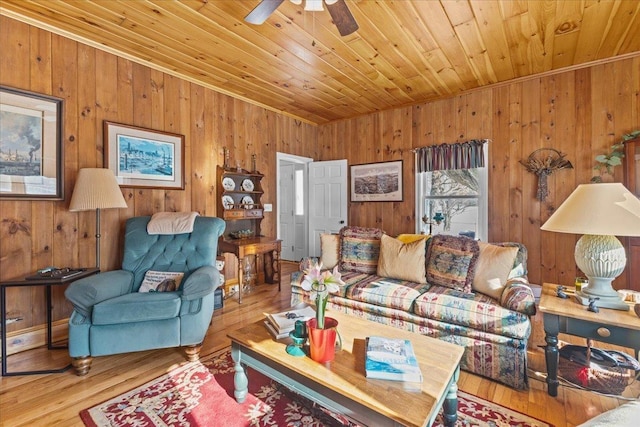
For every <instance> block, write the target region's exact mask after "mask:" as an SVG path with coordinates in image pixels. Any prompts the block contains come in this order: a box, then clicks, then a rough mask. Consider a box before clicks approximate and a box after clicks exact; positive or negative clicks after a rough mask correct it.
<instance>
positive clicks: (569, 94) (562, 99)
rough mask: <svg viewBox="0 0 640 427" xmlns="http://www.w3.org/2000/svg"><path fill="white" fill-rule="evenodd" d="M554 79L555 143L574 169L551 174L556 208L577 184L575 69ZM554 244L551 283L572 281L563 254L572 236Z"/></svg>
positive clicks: (569, 251) (572, 272)
mask: <svg viewBox="0 0 640 427" xmlns="http://www.w3.org/2000/svg"><path fill="white" fill-rule="evenodd" d="M555 82H556V86H557V87H556V91H555V92H556V94H557V95H556V98H555V111H556V114H555V123H556V126H555V138H556V140H555V145H556V146H564V148H563V149H562V150H561V151H562V153H563V154H565V155H566V159H567V160H569V161H570V162H571V164H572V165H573V169H563V170H559V171H557V172H555V173H554V174H553V175H552V176H553V185H554V190H553V194H552V197H550V201H553V203H554V207H556V208H557V207H558V206H560V204H561V203H562V202H564V200H566V198H567V197H569V195H570V194H571V193H572V192H573V190H574V189H575V188H576V186H577V183H576V169H575V168H576V166H575V161H576V156H577V146H576V144H575V143H573V137H574V134H575V125H576V105H577V101H576V85H575V71H572V72H568V73H564V74H558V75H557V76H556V77H555ZM545 220H546V219H545ZM556 234H557V233H556ZM556 245H557V247H556V266H555V270H556V277H557V281H556V282H554V283H571V282H573V281H574V279H575V277H576V265H575V260H574V259H573V257H571V256H566V254H573V252H574V249H575V238H574V237H573V236H571V235H568V236H567V235H563V234H560V235H559V236H558V240H557V241H556Z"/></svg>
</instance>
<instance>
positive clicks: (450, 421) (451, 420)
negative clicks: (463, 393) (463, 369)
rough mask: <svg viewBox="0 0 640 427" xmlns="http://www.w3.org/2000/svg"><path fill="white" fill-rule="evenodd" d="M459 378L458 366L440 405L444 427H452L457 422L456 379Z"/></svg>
mask: <svg viewBox="0 0 640 427" xmlns="http://www.w3.org/2000/svg"><path fill="white" fill-rule="evenodd" d="M459 377H460V366H458V367H457V368H456V372H455V373H454V374H453V378H452V379H451V384H449V390H447V396H446V397H445V399H444V404H443V405H442V409H443V411H442V412H443V415H444V425H446V426H447V427H453V426H454V425H455V424H456V421H457V420H458V378H459Z"/></svg>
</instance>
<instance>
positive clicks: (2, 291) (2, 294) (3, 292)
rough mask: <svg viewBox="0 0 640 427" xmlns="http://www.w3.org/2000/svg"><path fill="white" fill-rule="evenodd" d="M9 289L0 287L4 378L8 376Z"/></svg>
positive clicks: (0, 323)
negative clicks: (7, 305)
mask: <svg viewBox="0 0 640 427" xmlns="http://www.w3.org/2000/svg"><path fill="white" fill-rule="evenodd" d="M6 303H7V288H5V287H4V286H0V326H2V376H3V377H4V376H5V375H7V307H6Z"/></svg>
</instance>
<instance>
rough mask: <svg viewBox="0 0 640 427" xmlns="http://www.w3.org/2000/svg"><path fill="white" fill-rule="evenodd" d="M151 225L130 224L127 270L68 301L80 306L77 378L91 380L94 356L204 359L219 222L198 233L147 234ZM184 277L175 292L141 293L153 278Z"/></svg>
mask: <svg viewBox="0 0 640 427" xmlns="http://www.w3.org/2000/svg"><path fill="white" fill-rule="evenodd" d="M150 219H151V217H149V216H145V217H135V218H130V219H128V220H127V222H126V231H125V238H124V256H123V260H122V269H121V270H114V271H107V272H104V273H99V274H97V275H94V276H91V277H87V278H84V279H81V280H77V281H75V282H73V283H72V284H71V285H69V287H68V288H67V290H66V291H65V296H66V297H67V299H68V300H69V301H70V302H71V303H72V304H73V307H74V310H73V313H72V314H71V317H70V318H69V354H70V356H71V358H72V364H73V366H74V368H75V370H76V373H77V374H78V375H86V374H87V373H88V372H89V369H90V368H91V361H92V357H93V356H104V355H109V354H117V353H128V352H132V351H141V350H150V349H156V348H167V347H178V346H182V347H184V348H185V352H186V356H187V359H188V360H190V361H191V360H197V359H198V358H199V354H200V349H201V348H202V341H203V339H204V337H205V334H206V332H207V329H208V327H209V324H210V322H211V316H212V315H213V305H214V298H215V296H214V291H215V290H216V288H217V287H218V286H219V285H220V276H219V273H218V270H217V269H216V268H215V261H216V252H217V248H218V237H219V236H221V235H222V233H223V232H224V229H225V222H224V221H223V220H222V219H220V218H212V217H203V216H198V217H196V218H195V221H194V224H193V231H192V232H191V233H183V234H153V235H151V234H148V233H147V224H148V223H149V220H150ZM149 270H151V271H158V272H183V273H184V276H183V277H182V281H181V282H180V285H179V288H178V290H176V291H169V292H138V290H139V289H140V286H141V284H142V282H143V279H144V277H145V274H146V273H147V271H149Z"/></svg>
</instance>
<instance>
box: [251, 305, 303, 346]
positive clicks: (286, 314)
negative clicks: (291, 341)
mask: <svg viewBox="0 0 640 427" xmlns="http://www.w3.org/2000/svg"><path fill="white" fill-rule="evenodd" d="M315 315H316V311H315V310H314V309H313V307H311V306H306V307H303V308H298V309H291V310H287V311H283V312H280V313H274V314H271V313H269V314H267V315H266V319H265V321H264V324H265V326H266V328H267V329H268V330H269V332H270V333H271V335H273V337H274V338H275V339H280V338H285V337H288V336H289V332H291V331H293V329H294V328H295V325H296V321H297V320H303V321H307V320H309V319H311V318H312V317H315Z"/></svg>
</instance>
